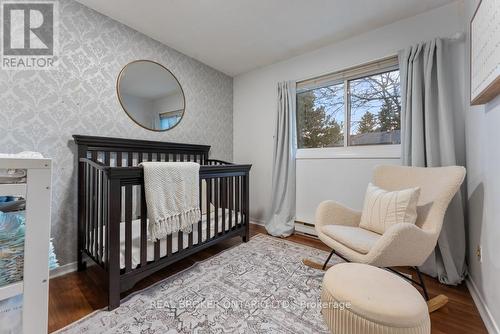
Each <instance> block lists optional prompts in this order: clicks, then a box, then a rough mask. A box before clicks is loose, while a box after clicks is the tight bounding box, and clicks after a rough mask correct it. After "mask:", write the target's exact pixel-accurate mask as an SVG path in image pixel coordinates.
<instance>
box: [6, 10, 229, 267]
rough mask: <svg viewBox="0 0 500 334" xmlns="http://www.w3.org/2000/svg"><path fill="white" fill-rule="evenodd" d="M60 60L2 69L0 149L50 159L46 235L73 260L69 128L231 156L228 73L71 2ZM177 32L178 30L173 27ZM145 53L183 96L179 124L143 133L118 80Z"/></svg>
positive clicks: (63, 21)
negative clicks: (121, 98) (123, 102)
mask: <svg viewBox="0 0 500 334" xmlns="http://www.w3.org/2000/svg"><path fill="white" fill-rule="evenodd" d="M59 12H60V15H59V34H60V35H59V36H60V37H59V40H60V45H59V47H60V50H59V51H60V52H59V54H60V58H59V60H58V66H57V68H55V69H50V70H36V71H35V70H0V152H6V153H14V152H19V151H23V150H35V151H39V152H41V153H43V155H44V156H46V157H50V158H52V159H53V168H54V169H53V175H52V177H53V201H52V203H53V204H52V237H53V238H54V244H55V249H56V253H57V255H58V257H59V260H60V262H61V264H65V263H70V262H73V261H75V260H76V246H75V245H76V198H77V193H76V169H75V158H74V154H75V146H74V143H73V142H72V138H71V136H72V135H73V134H85V135H98V136H115V137H125V138H137V139H148V140H162V141H173V142H183V143H200V144H209V145H212V151H211V156H212V157H217V158H220V159H223V160H231V159H232V149H233V148H232V141H233V140H232V137H233V131H232V124H233V121H232V103H233V81H232V78H231V77H228V76H226V75H225V74H223V73H221V72H218V71H216V70H215V69H213V68H210V67H209V66H206V65H204V64H202V63H200V62H198V61H196V60H194V59H192V58H190V57H187V56H185V55H183V54H181V53H179V52H177V51H175V50H173V49H171V48H169V47H167V46H165V45H163V44H161V43H159V42H157V41H155V40H153V39H151V38H149V37H147V36H145V35H143V34H141V33H139V32H137V31H135V30H133V29H131V28H129V27H127V26H125V25H122V24H120V23H118V22H116V21H114V20H112V19H110V18H108V17H106V16H104V15H101V14H99V13H97V12H95V11H93V10H91V9H89V8H87V7H85V6H83V5H81V4H79V3H77V2H75V1H73V0H61V1H60V3H59ZM179 33H182V32H179ZM136 59H151V60H154V61H157V62H159V63H161V64H163V65H165V66H166V67H167V68H168V69H170V71H172V73H174V75H175V76H176V77H177V78H178V80H179V82H180V83H181V85H182V88H183V90H184V94H185V95H186V112H185V115H184V118H183V119H182V121H181V123H180V124H179V125H178V126H177V127H175V128H174V129H172V130H170V131H167V132H159V133H158V132H153V131H148V130H145V129H143V128H141V127H140V126H138V125H136V124H135V123H134V122H133V121H132V120H130V119H129V117H128V116H127V115H126V114H125V113H124V112H123V110H122V108H121V107H120V104H119V102H118V99H117V96H116V91H115V90H116V87H115V84H116V78H117V75H118V73H119V72H120V70H121V69H122V67H123V66H124V65H126V64H127V63H128V62H130V61H132V60H136Z"/></svg>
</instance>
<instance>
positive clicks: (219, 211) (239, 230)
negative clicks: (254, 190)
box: [73, 135, 251, 310]
mask: <svg viewBox="0 0 500 334" xmlns="http://www.w3.org/2000/svg"><path fill="white" fill-rule="evenodd" d="M73 138H74V140H75V143H76V145H77V160H78V242H77V244H78V271H83V270H85V269H86V267H87V261H92V262H93V263H95V265H97V267H98V268H99V272H100V273H101V274H102V275H100V276H101V277H102V279H104V280H105V282H106V286H107V290H108V309H109V310H113V309H115V308H116V307H118V306H120V293H122V292H124V291H127V290H129V289H131V288H132V287H133V286H134V285H135V284H136V283H137V282H138V281H140V280H141V279H143V278H145V277H147V276H149V275H151V274H152V273H154V272H156V271H158V270H160V269H162V268H164V267H166V266H168V265H170V264H172V263H174V262H176V261H179V260H181V259H183V258H185V257H187V256H189V255H191V254H194V253H196V252H198V251H200V250H202V249H205V248H207V247H210V246H212V245H214V244H216V243H218V242H221V241H223V240H226V239H229V238H232V237H236V236H240V237H241V238H242V240H243V242H247V241H248V240H249V237H250V235H249V222H250V220H249V214H248V213H249V173H250V168H251V165H239V164H231V163H228V162H224V161H221V160H214V159H209V158H208V155H209V151H210V146H207V145H192V144H181V143H168V142H157V141H144V140H133V139H122V138H109V137H95V136H81V135H74V136H73ZM143 161H193V162H197V163H199V164H200V165H201V166H200V208H201V211H202V216H201V219H200V221H198V223H197V224H195V225H193V230H192V232H190V233H183V232H178V233H173V234H171V235H169V236H167V238H165V239H161V240H157V241H152V240H150V239H149V238H148V235H147V224H148V220H147V208H146V201H145V196H144V176H143V170H142V167H140V166H138V164H139V163H141V162H143Z"/></svg>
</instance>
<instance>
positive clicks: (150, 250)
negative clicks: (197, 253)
mask: <svg viewBox="0 0 500 334" xmlns="http://www.w3.org/2000/svg"><path fill="white" fill-rule="evenodd" d="M225 211H226V217H225V224H226V226H225V230H226V231H227V230H229V228H230V226H229V216H230V214H231V215H232V224H233V226H235V222H236V218H238V225H240V224H241V223H242V219H241V218H242V216H241V214H240V213H236V212H235V211H229V210H227V209H226V210H225ZM236 216H237V217H236ZM148 224H149V221H148ZM218 225H219V231H218V232H219V233H220V232H222V209H219V212H218ZM201 226H202V238H201V240H202V241H205V240H206V239H207V215H206V214H204V215H202V219H201ZM120 227H121V228H120V268H125V223H124V222H122V224H120ZM214 236H215V212H211V213H210V237H214ZM177 238H178V233H173V234H172V253H175V252H177V249H178V240H177ZM196 244H198V224H194V225H193V245H196ZM187 246H188V234H187V233H183V247H184V248H187ZM165 255H167V242H166V239H161V240H160V257H163V256H165ZM153 260H154V242H152V241H151V240H149V238H148V241H147V261H153ZM140 263H141V220H140V219H136V220H133V221H132V268H136V267H137V266H138V265H139V264H140Z"/></svg>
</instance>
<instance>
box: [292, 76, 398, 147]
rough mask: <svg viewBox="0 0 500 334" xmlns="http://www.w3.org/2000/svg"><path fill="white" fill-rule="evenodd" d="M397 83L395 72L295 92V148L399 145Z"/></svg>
mask: <svg viewBox="0 0 500 334" xmlns="http://www.w3.org/2000/svg"><path fill="white" fill-rule="evenodd" d="M399 80H400V79H399V70H389V71H387V72H383V73H379V74H373V75H369V76H365V77H361V78H359V77H358V78H355V79H345V80H343V81H341V82H340V83H336V84H331V85H324V86H322V87H317V88H312V89H307V90H304V91H299V92H298V93H297V139H298V140H297V141H298V147H299V148H321V147H336V146H344V145H352V146H355V145H382V144H399V143H400V142H401V134H400V129H401V94H400V83H399ZM337 82H338V81H337ZM345 96H346V97H347V101H346V100H345ZM347 112H349V114H348V115H346V113H347ZM346 116H347V117H346ZM346 121H347V124H345V123H346ZM344 128H345V129H346V130H345V131H344ZM346 131H347V133H345V132H346Z"/></svg>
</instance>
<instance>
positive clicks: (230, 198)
mask: <svg viewBox="0 0 500 334" xmlns="http://www.w3.org/2000/svg"><path fill="white" fill-rule="evenodd" d="M233 195H234V193H233V177H230V178H229V228H230V229H233V212H234V198H233Z"/></svg>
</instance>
